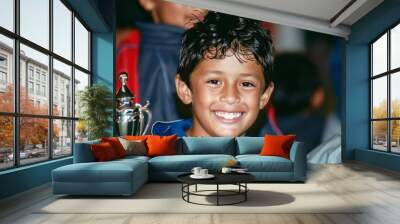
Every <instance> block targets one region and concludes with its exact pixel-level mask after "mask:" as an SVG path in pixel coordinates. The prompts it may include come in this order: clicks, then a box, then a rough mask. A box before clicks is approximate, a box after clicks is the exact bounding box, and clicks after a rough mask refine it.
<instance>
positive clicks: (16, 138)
mask: <svg viewBox="0 0 400 224" xmlns="http://www.w3.org/2000/svg"><path fill="white" fill-rule="evenodd" d="M47 1H48V4H49V12H48V13H49V27H48V28H49V47H48V49H46V48H45V47H42V46H41V45H39V44H36V43H34V42H33V41H30V40H29V39H27V38H25V37H23V36H21V35H20V0H14V1H13V10H14V18H13V20H14V21H13V22H14V24H13V25H14V27H13V28H14V31H10V30H8V29H6V28H4V27H1V26H0V35H3V36H5V37H7V38H10V39H12V40H13V45H14V46H13V47H14V48H13V52H12V53H13V54H12V57H13V59H12V62H13V63H12V65H11V66H12V69H11V71H12V72H13V73H11V75H13V79H14V93H13V94H14V100H13V102H14V105H13V108H14V109H13V112H3V111H0V116H4V117H11V118H12V120H13V154H14V156H13V157H14V158H13V159H14V161H13V165H12V166H10V167H5V168H0V172H2V171H5V170H10V169H16V168H19V167H23V166H30V165H33V164H38V163H43V162H46V161H50V160H57V159H61V158H66V157H70V156H73V152H74V143H75V126H76V121H78V120H79V117H75V108H74V107H72V108H71V110H72V111H71V114H70V115H69V116H68V115H66V116H61V115H59V116H58V115H54V114H53V97H54V95H53V75H54V74H53V71H54V68H53V59H56V60H58V61H59V62H61V63H64V64H66V65H68V66H71V81H70V82H71V85H72V87H71V90H70V91H71V93H72V95H71V97H72V99H71V101H72V102H71V105H74V103H75V98H76V97H77V93H76V92H75V88H74V86H75V85H74V83H75V69H77V70H79V71H81V72H83V73H85V74H87V75H88V77H89V83H88V86H91V85H92V80H93V78H92V70H93V69H92V67H91V65H92V62H91V49H92V43H91V38H92V30H91V29H90V28H89V27H88V25H87V24H86V23H85V22H84V20H83V19H82V18H81V17H80V16H79V15H78V14H77V13H76V12H75V11H74V10H73V9H72V7H71V6H70V5H69V4H68V2H66V1H65V0H59V1H60V2H61V3H62V4H63V5H64V6H65V7H66V8H67V9H68V10H70V11H71V19H70V23H71V33H70V35H71V49H70V50H71V58H70V59H67V58H64V57H63V56H61V55H59V54H57V53H55V52H54V48H53V47H54V46H53V41H54V39H53V32H54V29H53V23H54V18H53V15H54V14H53V10H54V9H53V1H54V0H47ZM75 18H76V19H77V20H78V21H79V22H80V23H81V24H82V25H83V27H84V28H85V29H86V30H87V31H88V57H89V59H88V61H89V65H88V69H85V68H83V67H81V66H80V65H78V64H76V63H75ZM21 44H23V45H25V46H27V47H30V48H32V49H33V50H36V51H38V52H40V53H42V54H45V55H47V56H48V59H49V61H48V71H47V72H48V74H47V75H48V76H47V78H48V80H46V81H47V83H46V84H45V86H46V87H45V90H46V91H47V92H48V93H46V91H45V95H46V96H47V97H48V108H49V109H48V112H47V114H46V115H39V114H28V113H21V111H20V89H21V88H20V87H21V86H20V85H21V83H20V82H21V80H20V78H21V77H20V69H21V68H20V64H21V62H20V59H21V57H20V45H21ZM28 66H29V64H27V71H28V70H29V69H30V68H31V67H30V66H29V67H28ZM25 75H26V81H27V82H28V81H32V82H33V83H34V84H33V85H34V86H35V84H36V83H40V87H42V79H41V75H42V72H40V73H39V80H37V81H38V82H36V69H35V68H33V79H30V74H29V72H27V73H26V74H25ZM71 85H70V86H71ZM27 87H28V86H27ZM27 91H29V90H28V89H27ZM35 91H36V89H35V88H34V92H35ZM38 96H41V97H43V96H42V94H40V95H38ZM21 118H45V119H47V123H48V135H47V142H48V144H47V152H48V155H47V157H44V158H43V160H40V161H38V162H31V163H26V164H21V161H20V160H21V158H20V149H19V148H20V132H21V131H20V119H21ZM57 120H61V121H70V122H71V129H72V130H71V143H70V144H71V146H70V148H71V153H70V154H68V155H62V156H55V155H53V152H54V149H55V147H53V123H55V122H56V121H57Z"/></svg>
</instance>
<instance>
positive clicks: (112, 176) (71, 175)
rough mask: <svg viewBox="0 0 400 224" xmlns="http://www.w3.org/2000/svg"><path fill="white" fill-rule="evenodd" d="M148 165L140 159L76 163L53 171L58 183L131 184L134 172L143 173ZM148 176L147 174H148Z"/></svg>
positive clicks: (54, 178) (54, 179)
mask: <svg viewBox="0 0 400 224" xmlns="http://www.w3.org/2000/svg"><path fill="white" fill-rule="evenodd" d="M145 166H147V163H146V162H145V161H143V160H140V159H130V160H127V159H121V160H114V161H108V162H94V163H93V162H92V163H74V164H70V165H66V166H62V167H59V168H57V169H55V170H53V172H52V173H53V181H58V182H129V181H132V175H133V173H134V172H143V171H144V170H146V171H147V169H144V168H143V167H145ZM146 175H147V174H146Z"/></svg>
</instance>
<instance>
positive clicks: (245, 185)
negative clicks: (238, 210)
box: [244, 182, 248, 201]
mask: <svg viewBox="0 0 400 224" xmlns="http://www.w3.org/2000/svg"><path fill="white" fill-rule="evenodd" d="M244 187H245V188H244V190H245V192H244V201H247V192H248V190H247V182H246V183H244Z"/></svg>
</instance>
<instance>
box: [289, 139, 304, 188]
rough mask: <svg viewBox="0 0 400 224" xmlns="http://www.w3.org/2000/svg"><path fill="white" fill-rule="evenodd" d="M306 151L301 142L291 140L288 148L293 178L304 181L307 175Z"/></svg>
mask: <svg viewBox="0 0 400 224" xmlns="http://www.w3.org/2000/svg"><path fill="white" fill-rule="evenodd" d="M306 156H307V152H306V150H305V148H304V143H303V142H296V141H295V142H293V144H292V147H291V148H290V160H291V161H292V162H293V166H294V167H293V179H294V180H295V181H305V180H306V175H307V158H306Z"/></svg>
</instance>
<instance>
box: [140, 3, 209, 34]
mask: <svg viewBox="0 0 400 224" xmlns="http://www.w3.org/2000/svg"><path fill="white" fill-rule="evenodd" d="M139 2H140V4H141V5H142V7H143V8H144V9H145V10H146V11H148V12H150V13H151V16H152V18H153V22H154V23H160V24H166V25H172V26H177V27H181V28H184V29H190V28H192V27H193V25H194V24H195V23H197V22H199V21H202V20H203V19H204V16H205V15H206V14H207V10H205V9H200V8H194V7H191V6H187V5H182V4H175V3H172V2H168V1H165V0H139Z"/></svg>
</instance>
